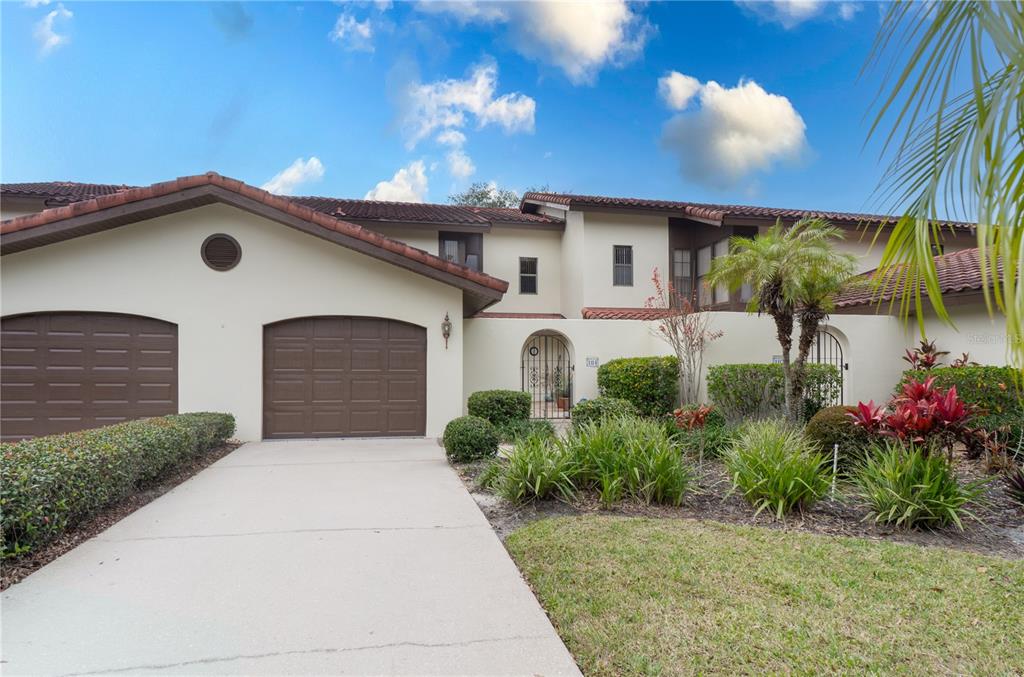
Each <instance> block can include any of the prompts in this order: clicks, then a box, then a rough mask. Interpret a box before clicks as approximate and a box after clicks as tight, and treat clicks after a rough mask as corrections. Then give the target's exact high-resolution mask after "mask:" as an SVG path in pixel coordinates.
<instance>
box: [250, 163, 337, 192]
mask: <svg viewBox="0 0 1024 677" xmlns="http://www.w3.org/2000/svg"><path fill="white" fill-rule="evenodd" d="M323 176H324V165H323V163H322V162H320V158H318V157H316V156H315V155H314V156H313V157H311V158H309V159H308V160H304V159H302V158H298V159H297V160H296V161H295V162H293V163H291V164H290V165H289V166H288V168H287V169H284V170H283V171H280V172H278V173H277V174H275V175H274V178H272V179H271V180H270V181H267V182H266V183H264V184H263V185H262V186H260V188H262V189H263V190H265V191H268V192H270V193H274V194H276V195H292V194H293V193H294V192H295V189H296V188H298V187H299V186H300V185H301V184H303V183H308V182H310V181H319V180H320V179H322V178H323Z"/></svg>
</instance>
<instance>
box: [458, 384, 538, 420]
mask: <svg viewBox="0 0 1024 677" xmlns="http://www.w3.org/2000/svg"><path fill="white" fill-rule="evenodd" d="M530 404H531V400H530V393H525V392H522V391H519V390H480V391H477V392H475V393H473V394H472V395H470V396H469V401H468V402H467V409H468V410H469V415H470V416H479V417H480V418H485V419H487V420H488V421H490V422H491V423H493V424H494V425H497V426H501V425H504V424H506V423H509V422H511V421H524V420H526V419H528V418H530Z"/></svg>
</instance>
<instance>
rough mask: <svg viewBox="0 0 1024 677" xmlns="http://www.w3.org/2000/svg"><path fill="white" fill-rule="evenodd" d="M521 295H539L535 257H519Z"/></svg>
mask: <svg viewBox="0 0 1024 677" xmlns="http://www.w3.org/2000/svg"><path fill="white" fill-rule="evenodd" d="M519 293H520V294H536V293H537V259H536V258H534V257H529V256H520V257H519Z"/></svg>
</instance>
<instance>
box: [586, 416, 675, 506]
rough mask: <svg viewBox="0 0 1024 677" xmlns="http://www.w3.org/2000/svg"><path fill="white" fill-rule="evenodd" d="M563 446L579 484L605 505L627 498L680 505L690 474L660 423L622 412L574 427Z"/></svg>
mask: <svg viewBox="0 0 1024 677" xmlns="http://www.w3.org/2000/svg"><path fill="white" fill-rule="evenodd" d="M566 446H567V447H568V449H569V450H570V451H571V453H572V455H573V457H574V458H575V459H576V465H577V474H578V480H577V485H578V486H580V487H582V488H587V489H593V490H595V491H597V492H598V495H599V497H600V499H601V502H602V503H604V504H605V505H609V504H611V503H614V502H616V501H618V500H620V499H621V498H624V497H630V498H633V499H636V500H639V501H642V502H644V503H660V504H669V505H679V504H680V503H682V500H683V496H684V495H685V493H686V490H687V488H688V487H689V485H690V481H691V479H692V472H691V470H690V467H689V466H688V465H687V464H686V462H685V461H684V460H683V458H682V455H681V454H680V453H679V448H678V446H677V445H675V444H674V443H673V442H672V439H671V437H670V436H669V435H668V433H667V432H666V430H665V426H664V425H662V424H661V422H660V421H658V420H654V419H644V418H637V417H633V416H622V417H618V418H610V419H606V420H604V421H602V422H601V423H588V424H586V425H584V426H581V427H578V428H575V429H574V430H573V431H572V433H571V434H570V435H569V437H568V438H566Z"/></svg>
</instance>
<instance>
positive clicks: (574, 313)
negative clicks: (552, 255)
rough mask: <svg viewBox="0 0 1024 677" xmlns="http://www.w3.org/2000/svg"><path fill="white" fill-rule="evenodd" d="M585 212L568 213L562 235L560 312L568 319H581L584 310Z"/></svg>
mask: <svg viewBox="0 0 1024 677" xmlns="http://www.w3.org/2000/svg"><path fill="white" fill-rule="evenodd" d="M583 237H584V232H583V212H567V213H566V215H565V231H564V232H563V233H562V294H561V308H560V309H559V310H556V311H552V312H559V313H561V314H562V315H564V316H565V317H567V318H577V319H578V318H579V317H581V315H580V309H581V308H583V271H584V262H585V260H586V251H585V250H584V246H583V245H584V240H583Z"/></svg>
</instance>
